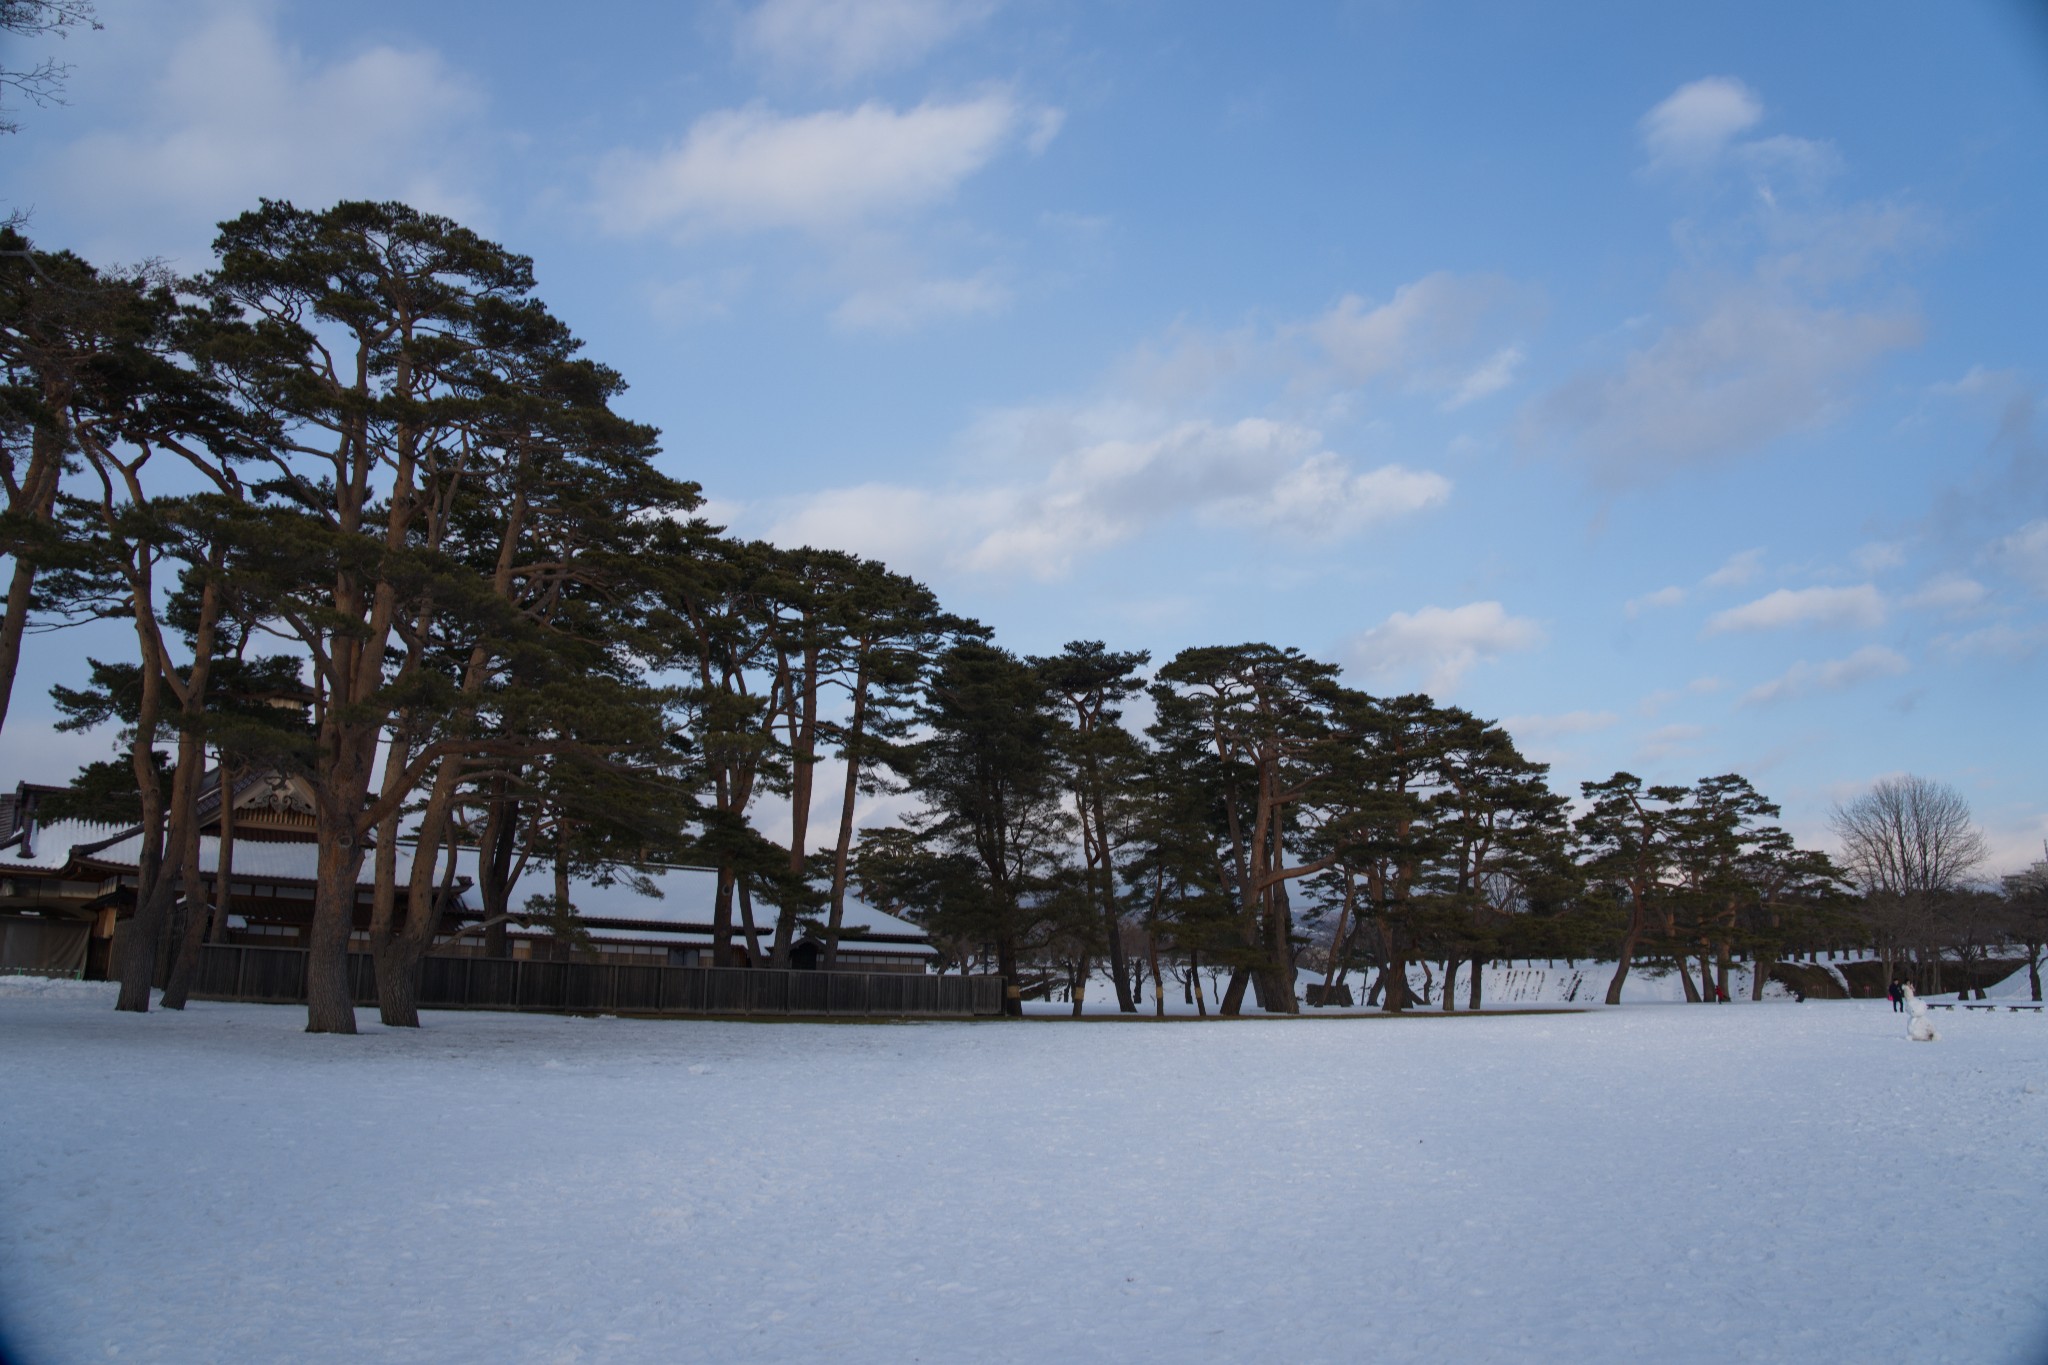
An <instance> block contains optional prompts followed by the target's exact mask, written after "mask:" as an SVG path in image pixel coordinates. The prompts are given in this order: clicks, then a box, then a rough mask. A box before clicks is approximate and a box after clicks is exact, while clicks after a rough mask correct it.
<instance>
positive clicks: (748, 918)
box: [739, 880, 761, 967]
mask: <svg viewBox="0 0 2048 1365" xmlns="http://www.w3.org/2000/svg"><path fill="white" fill-rule="evenodd" d="M739 891H740V931H741V932H742V933H744V934H745V935H746V936H747V965H748V966H749V967H758V966H760V965H761V931H760V929H759V928H758V927H757V926H756V925H755V924H754V893H753V891H752V889H751V888H749V887H748V886H747V884H746V882H745V881H744V880H742V881H741V882H740V884H739Z"/></svg>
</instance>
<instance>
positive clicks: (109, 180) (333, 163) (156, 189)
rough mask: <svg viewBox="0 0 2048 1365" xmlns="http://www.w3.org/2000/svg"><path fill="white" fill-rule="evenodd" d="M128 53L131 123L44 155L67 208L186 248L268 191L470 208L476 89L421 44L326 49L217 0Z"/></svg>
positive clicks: (158, 245) (478, 110) (480, 106)
mask: <svg viewBox="0 0 2048 1365" xmlns="http://www.w3.org/2000/svg"><path fill="white" fill-rule="evenodd" d="M131 60H134V61H135V62H136V63H137V64H140V62H142V61H146V62H147V63H148V74H145V73H144V72H142V71H139V70H138V71H135V72H134V73H133V74H132V76H131V80H132V81H133V82H134V83H135V84H137V85H140V86H141V87H142V88H143V93H142V95H141V98H140V106H139V108H140V117H139V118H138V120H137V121H136V123H135V125H134V126H132V127H129V128H125V129H117V130H111V131H103V132H97V133H92V134H88V135H87V136H84V137H81V138H79V139H77V140H75V141H74V142H72V143H70V144H69V145H67V146H65V147H64V148H63V149H62V151H61V152H60V153H59V154H58V155H57V156H56V157H54V158H53V159H52V169H53V174H54V182H55V190H56V193H57V194H58V195H61V196H62V198H63V201H64V203H65V206H66V209H67V211H68V212H75V213H77V214H78V215H79V216H80V217H81V219H84V220H88V221H97V222H98V223H99V224H100V226H101V230H102V231H103V232H105V233H107V234H108V235H109V236H112V237H116V238H119V239H122V240H124V241H125V239H126V238H127V237H129V236H134V237H136V238H138V239H139V240H142V241H146V242H148V243H149V244H150V245H149V246H148V247H147V248H146V249H148V250H150V251H163V250H165V249H166V248H167V247H169V248H171V249H183V250H185V251H190V252H193V253H194V254H196V252H197V250H198V249H199V248H202V247H203V246H204V244H205V242H206V240H209V239H210V238H211V235H212V231H211V228H212V224H213V223H214V222H215V221H216V220H218V219H221V218H226V217H230V216H232V215H234V214H237V213H240V212H242V211H243V210H245V209H253V208H254V207H256V202H257V200H258V199H259V198H261V197H265V196H267V197H270V198H273V199H290V200H293V201H294V202H297V203H299V204H300V205H301V206H303V207H308V208H324V207H326V206H327V205H328V204H330V203H332V202H334V201H335V200H338V199H344V198H370V199H382V198H393V199H402V200H405V201H407V202H409V203H411V204H413V205H414V206H416V207H418V208H422V209H427V210H430V211H433V212H440V213H446V214H449V215H451V216H454V217H459V218H462V219H464V220H466V221H470V222H472V223H474V222H475V221H476V220H477V218H478V217H479V209H478V201H477V199H476V198H475V196H474V195H473V194H472V193H471V188H470V187H471V186H472V185H473V184H474V183H475V181H476V177H477V172H478V169H479V164H480V163H482V162H483V161H484V160H485V157H484V155H483V153H482V151H481V150H480V146H481V143H482V136H483V135H482V132H481V115H482V113H483V111H484V107H485V101H484V97H483V95H482V93H481V91H480V90H479V88H478V87H477V85H476V84H475V82H473V81H472V80H471V79H470V78H469V77H468V76H467V75H465V74H464V73H462V72H460V71H457V70H455V69H453V68H451V67H450V66H449V65H448V64H447V63H446V62H444V61H443V60H442V59H441V57H440V56H439V54H437V53H436V52H434V51H432V50H431V49H426V48H400V47H393V46H389V45H382V44H380V45H376V46H372V47H368V48H365V49H363V50H362V51H360V52H357V53H356V54H355V55H354V56H351V57H347V58H343V59H339V60H335V61H331V62H321V61H318V60H316V59H313V58H310V57H308V56H307V55H306V54H305V53H304V52H302V51H300V50H299V49H298V48H296V47H294V46H291V45H290V44H288V43H286V42H285V41H284V40H283V39H282V38H281V37H280V36H279V35H278V33H277V29H276V25H275V23H274V22H273V20H272V18H271V14H270V7H268V6H262V5H254V4H221V5H216V6H214V7H212V11H211V13H210V14H209V15H208V16H207V17H205V18H204V19H203V20H202V21H200V22H198V23H196V24H195V25H194V26H193V27H192V28H191V29H190V30H189V31H188V32H186V34H185V36H183V37H181V38H178V39H177V40H175V41H172V42H168V43H165V44H164V45H162V46H161V47H158V48H154V49H151V50H149V51H147V52H146V53H144V54H141V55H140V56H138V57H136V58H133V59H131ZM178 234H190V235H191V236H192V237H193V238H195V239H196V240H193V241H190V242H189V243H180V242H178V240H177V235H178ZM115 249H116V250H119V249H120V248H119V247H116V248H115ZM178 263H179V264H181V265H183V266H186V267H191V266H195V265H197V264H198V261H197V260H180V261H179V262H178Z"/></svg>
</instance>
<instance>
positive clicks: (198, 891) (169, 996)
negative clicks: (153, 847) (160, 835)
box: [163, 819, 218, 1010]
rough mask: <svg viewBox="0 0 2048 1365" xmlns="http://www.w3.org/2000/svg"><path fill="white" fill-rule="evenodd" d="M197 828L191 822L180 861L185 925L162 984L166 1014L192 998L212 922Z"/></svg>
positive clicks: (194, 821) (180, 1007)
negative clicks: (167, 974) (208, 928)
mask: <svg viewBox="0 0 2048 1365" xmlns="http://www.w3.org/2000/svg"><path fill="white" fill-rule="evenodd" d="M198 824H199V822H198V821H197V819H194V820H193V821H192V829H191V830H190V831H189V832H188V833H187V834H186V836H185V849H184V853H183V856H182V858H181V859H180V862H181V863H182V872H181V875H180V876H179V881H180V882H181V883H182V884H183V885H184V888H185V923H184V929H183V932H182V933H180V934H179V936H178V952H177V956H175V957H174V958H172V959H171V974H170V976H169V977H168V978H167V979H166V980H165V981H164V998H163V1006H164V1008H165V1009H167V1010H181V1009H183V1008H185V1001H186V999H187V998H188V997H189V996H190V995H191V994H192V978H193V977H194V976H196V975H198V973H199V953H200V949H201V948H202V947H203V946H204V945H205V943H206V929H207V925H208V924H209V923H210V922H211V920H212V914H211V907H210V906H209V905H208V904H207V896H206V878H205V877H204V876H202V875H201V874H200V871H199V829H198ZM215 894H216V895H217V894H218V891H216V893H215Z"/></svg>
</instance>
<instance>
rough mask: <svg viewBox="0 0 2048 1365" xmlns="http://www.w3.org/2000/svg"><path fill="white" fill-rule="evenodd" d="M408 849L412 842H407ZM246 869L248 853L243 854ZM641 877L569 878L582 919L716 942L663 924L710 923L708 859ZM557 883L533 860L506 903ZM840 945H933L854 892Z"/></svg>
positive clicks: (770, 912) (611, 931) (466, 868)
mask: <svg viewBox="0 0 2048 1365" xmlns="http://www.w3.org/2000/svg"><path fill="white" fill-rule="evenodd" d="M400 847H401V849H404V848H406V845H404V844H401V845H400ZM235 861H236V866H237V868H238V869H239V867H240V864H241V855H240V853H239V852H238V853H237V854H236V859H235ZM455 866H456V874H457V875H458V876H459V877H467V878H469V880H470V882H471V885H472V887H474V885H475V884H476V882H477V881H478V880H479V878H478V876H477V850H476V849H474V848H464V849H462V850H460V852H459V853H458V854H457V857H456V864H455ZM636 872H637V873H638V874H639V876H640V877H644V878H645V880H646V882H647V883H648V884H650V885H651V886H652V888H653V889H654V890H655V891H656V892H657V893H658V894H657V895H653V896H648V895H642V894H641V893H640V891H639V890H637V889H636V888H635V887H634V885H633V884H632V883H633V881H634V880H637V878H629V877H626V876H619V877H616V878H614V879H612V881H611V882H610V883H609V884H605V883H603V882H601V881H599V880H598V879H596V878H593V877H588V876H581V877H572V878H571V879H570V882H569V903H570V904H571V905H574V906H575V907H576V915H577V918H579V919H595V920H607V919H611V920H629V921H636V922H638V923H640V924H645V925H648V926H649V928H647V929H631V928H613V927H602V928H599V927H592V928H591V929H590V933H591V936H592V937H594V938H603V939H606V940H613V941H616V940H622V939H635V938H646V937H650V936H651V935H655V934H658V935H659V936H660V937H661V939H662V940H663V941H664V942H672V943H675V944H677V945H678V946H692V945H694V943H695V942H696V940H697V939H698V938H699V937H702V938H703V941H704V942H707V943H708V942H709V941H710V939H709V936H708V932H706V933H703V934H697V933H692V932H688V931H682V932H675V931H671V932H663V931H662V930H660V929H659V928H658V927H656V926H659V925H662V924H677V925H702V926H708V925H709V924H710V923H711V917H712V915H713V914H714V913H715V912H716V909H717V904H718V873H717V871H716V870H715V869H713V868H708V867H670V866H665V865H656V866H649V867H643V868H639V869H636ZM554 890H555V876H554V870H553V869H552V868H550V867H548V866H546V865H545V864H543V865H540V866H532V865H529V866H528V867H527V869H526V871H525V873H524V874H523V875H522V876H521V877H520V879H519V883H518V885H517V886H515V887H514V888H513V890H512V894H511V896H510V898H509V899H508V901H507V904H508V905H510V906H511V908H512V909H513V910H515V911H517V910H519V909H521V908H523V907H524V906H525V904H526V901H527V898H528V897H530V896H552V895H554ZM465 903H466V904H467V905H468V906H470V907H471V908H474V907H475V906H476V904H477V899H476V892H475V891H474V890H472V891H471V892H470V893H469V895H468V897H467V898H466V900H465ZM733 919H734V922H735V926H737V922H738V920H739V911H738V907H737V906H735V907H734V911H733ZM754 922H755V925H756V926H757V927H758V928H759V930H760V932H761V934H762V935H763V936H764V937H766V936H767V935H769V934H772V933H773V932H774V930H775V907H774V906H772V905H767V904H763V903H759V902H757V903H756V904H755V906H754ZM840 926H841V929H840V932H841V938H840V948H841V951H844V952H852V951H855V950H857V949H860V948H861V947H862V946H863V943H862V939H863V936H865V935H887V936H892V937H893V936H897V935H900V936H902V937H903V938H904V939H907V940H911V941H909V942H903V943H894V942H885V943H874V944H870V945H867V946H868V947H869V949H870V950H871V951H875V952H889V953H895V954H899V955H911V956H916V957H927V956H931V955H933V949H932V948H931V946H930V944H929V943H927V942H926V941H925V933H924V930H922V929H920V928H918V927H917V926H916V925H915V924H912V923H910V922H909V921H908V920H902V919H898V918H896V917H895V916H894V915H886V914H883V913H882V912H881V911H880V910H877V909H875V908H874V907H872V906H869V905H865V904H862V903H861V902H860V901H858V900H855V899H853V898H852V897H848V898H847V902H846V907H845V911H844V913H843V914H842V915H841V917H840Z"/></svg>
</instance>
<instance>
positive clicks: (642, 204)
mask: <svg viewBox="0 0 2048 1365" xmlns="http://www.w3.org/2000/svg"><path fill="white" fill-rule="evenodd" d="M1027 121H1029V120H1027V117H1026V111H1025V110H1024V109H1023V108H1022V107H1021V106H1020V105H1019V104H1018V103H1017V101H1016V100H1014V99H1013V98H1011V97H1010V96H1009V95H1008V94H1007V93H1002V92H994V93H990V94H986V95H983V96H981V97H979V98H977V99H972V100H963V101H958V102H954V103H939V102H934V101H927V102H925V103H923V104H920V105H918V106H917V107H916V108H914V109H905V110H896V109H892V108H890V107H888V106H887V105H883V104H880V103H875V102H869V103H866V104H863V105H860V106H859V107H858V108H855V109H844V110H827V111H824V112H821V113H815V114H804V115H796V116H783V115H778V114H775V113H772V112H770V111H769V110H767V109H765V108H761V107H758V106H755V107H749V108H746V109H725V110H719V111H716V112H714V113H710V114H706V115H704V116H703V117H702V118H700V119H698V120H697V121H696V122H695V123H694V124H692V125H691V126H690V129H689V131H688V132H686V133H685V134H684V135H683V138H682V140H681V141H680V142H679V143H677V144H676V145H674V146H671V147H669V148H668V149H666V150H665V151H662V152H659V153H656V154H654V155H647V154H644V153H640V152H631V151H618V152H613V153H612V154H611V155H609V156H607V157H606V158H605V159H604V161H603V162H602V163H601V164H600V165H599V167H598V171H597V175H596V181H597V211H598V213H599V214H600V216H601V217H602V218H603V219H604V221H605V222H606V224H607V225H608V226H610V227H611V228H612V229H613V230H614V231H618V232H623V233H634V232H645V231H649V230H651V229H656V228H674V229H679V230H682V231H686V232H700V231H725V232H745V231H750V230H754V229H760V228H796V229H802V230H807V231H813V232H832V231H840V230H844V229H845V228H847V227H850V226H854V225H858V224H860V223H864V222H869V221H873V220H876V219H886V218H890V217H894V216H898V215H902V214H905V213H908V212H911V211H914V210H917V209H922V208H927V207H929V206H931V205H932V204H935V203H938V202H940V201H942V200H944V199H946V198H948V197H950V196H951V195H952V194H953V193H954V191H955V190H957V189H958V188H959V186H960V184H961V182H963V181H964V180H966V179H967V178H968V177H969V176H972V175H973V174H974V173H975V172H977V171H979V170H980V169H981V168H982V167H984V166H986V165H987V164H988V163H989V162H990V161H991V160H992V159H994V157H995V156H996V155H997V153H999V152H1000V151H1001V150H1002V149H1003V147H1004V146H1005V145H1006V144H1008V143H1009V142H1011V141H1013V140H1014V139H1015V138H1016V137H1017V135H1018V134H1019V131H1020V130H1021V129H1023V127H1024V125H1025V124H1026V122H1027Z"/></svg>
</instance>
